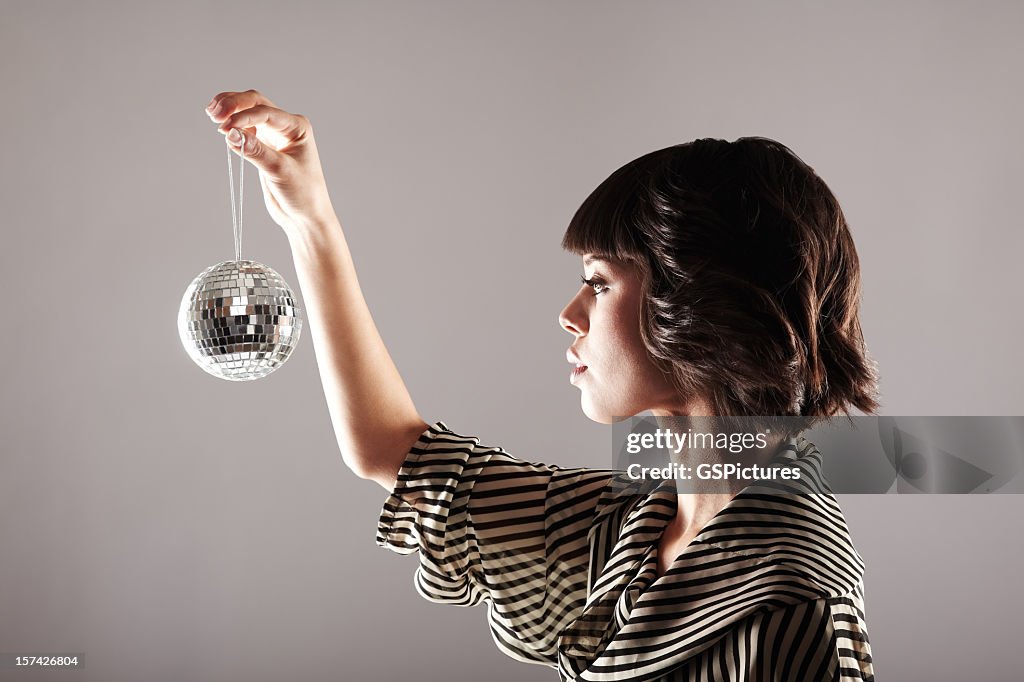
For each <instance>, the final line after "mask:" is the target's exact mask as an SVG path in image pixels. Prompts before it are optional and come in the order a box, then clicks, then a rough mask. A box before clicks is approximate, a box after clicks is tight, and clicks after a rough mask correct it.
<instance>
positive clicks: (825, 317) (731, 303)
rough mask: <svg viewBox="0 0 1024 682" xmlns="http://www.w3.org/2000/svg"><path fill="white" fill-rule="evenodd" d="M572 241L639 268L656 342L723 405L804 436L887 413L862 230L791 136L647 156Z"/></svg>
mask: <svg viewBox="0 0 1024 682" xmlns="http://www.w3.org/2000/svg"><path fill="white" fill-rule="evenodd" d="M562 247H563V248H564V249H566V250H568V251H570V252H572V253H576V254H579V255H582V254H587V253H591V254H595V255H600V256H603V257H605V258H608V259H610V260H612V261H615V262H620V263H626V264H632V265H634V266H636V267H637V268H638V270H639V273H640V275H641V279H642V282H643V287H644V291H645V294H644V296H643V304H642V310H641V313H640V319H641V335H642V338H643V342H644V345H645V346H646V348H647V350H648V352H649V353H650V355H651V357H652V359H653V360H654V362H655V364H656V365H657V366H659V367H660V368H661V370H662V371H663V372H665V373H666V374H667V375H670V377H671V380H672V383H673V385H674V386H675V387H676V388H677V389H678V391H679V393H680V395H684V396H686V395H688V396H703V397H705V398H707V399H708V400H709V402H710V405H711V407H712V409H713V411H714V414H717V415H733V416H740V417H762V418H764V419H756V420H753V421H754V422H755V423H756V424H758V425H759V426H768V427H771V426H776V427H778V430H779V431H782V432H784V433H786V434H787V435H793V434H794V433H797V432H799V431H801V430H803V429H805V428H808V427H810V426H811V425H813V424H814V423H816V422H818V421H820V420H822V419H824V418H827V417H831V416H833V415H836V414H838V413H840V412H845V413H846V414H847V415H849V414H850V409H851V408H857V409H860V410H861V411H863V412H865V413H873V412H875V411H876V410H877V408H878V406H879V403H878V372H877V368H876V366H875V364H874V362H873V361H872V360H871V359H870V358H869V356H868V352H867V348H866V347H865V344H864V338H863V335H862V332H861V326H860V321H859V319H858V308H859V299H860V264H859V261H858V258H857V251H856V249H855V248H854V245H853V238H852V237H851V236H850V231H849V228H848V227H847V224H846V219H845V218H844V216H843V212H842V210H840V208H839V203H838V201H836V198H835V196H834V195H833V194H832V192H831V191H830V190H829V188H828V186H826V185H825V183H824V181H822V179H821V178H819V177H818V175H817V174H816V173H815V172H814V170H813V169H812V168H810V167H809V166H808V165H807V164H806V163H804V162H803V161H802V160H801V159H800V158H799V157H798V156H797V155H796V154H794V153H793V151H792V150H790V149H789V148H788V147H786V146H785V145H783V144H780V143H779V142H776V141H774V140H770V139H767V138H763V137H743V138H740V139H738V140H736V141H735V142H727V141H725V140H717V139H700V140H695V141H693V142H688V143H686V144H680V145H675V146H672V147H668V148H666V149H661V150H659V151H655V152H651V153H649V154H645V155H644V156H641V157H640V158H638V159H635V160H633V161H630V162H629V163H627V164H626V165H625V166H623V167H622V168H619V169H618V170H617V171H615V172H614V173H612V174H611V176H609V177H608V179H606V180H605V181H604V182H602V183H601V184H600V185H599V186H598V187H597V189H595V190H594V191H593V192H592V193H591V194H590V196H589V197H587V199H586V200H585V201H584V202H583V205H582V206H580V208H579V210H577V211H576V214H575V215H574V216H573V218H572V220H571V221H570V223H569V227H568V229H567V230H566V233H565V236H564V237H563V239H562ZM624 416H631V415H624ZM772 417H787V418H789V419H784V420H773V419H772ZM793 417H806V419H792V418H793ZM777 432H778V431H777Z"/></svg>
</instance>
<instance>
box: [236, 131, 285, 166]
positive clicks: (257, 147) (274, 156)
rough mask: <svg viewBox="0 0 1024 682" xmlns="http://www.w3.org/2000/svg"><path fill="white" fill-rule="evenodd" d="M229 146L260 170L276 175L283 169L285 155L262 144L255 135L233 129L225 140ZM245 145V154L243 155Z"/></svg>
mask: <svg viewBox="0 0 1024 682" xmlns="http://www.w3.org/2000/svg"><path fill="white" fill-rule="evenodd" d="M224 139H225V140H227V143H228V146H229V147H231V149H232V151H234V152H235V153H236V154H238V155H239V156H243V155H244V157H245V158H246V159H248V160H249V161H252V163H253V165H254V166H256V167H257V168H259V169H260V170H263V171H267V172H268V173H270V174H271V175H276V174H277V170H278V169H279V168H280V167H281V162H282V160H283V158H284V155H283V154H281V152H279V151H277V150H276V149H271V148H269V147H268V146H267V145H265V144H263V143H262V142H260V140H259V138H257V137H256V135H255V134H253V133H250V132H246V131H244V130H242V129H240V128H232V129H231V131H230V132H229V133H228V134H227V135H226V136H225V138H224ZM243 144H244V146H245V147H244V154H243Z"/></svg>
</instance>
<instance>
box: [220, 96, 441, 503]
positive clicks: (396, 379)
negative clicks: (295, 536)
mask: <svg viewBox="0 0 1024 682" xmlns="http://www.w3.org/2000/svg"><path fill="white" fill-rule="evenodd" d="M207 113H208V114H209V116H210V118H211V119H213V121H214V122H216V123H218V124H219V126H218V130H219V131H220V132H222V133H224V134H227V135H228V144H229V145H230V146H231V149H232V150H233V151H234V152H235V153H236V154H241V152H240V146H239V144H238V140H233V139H232V137H233V136H232V135H231V134H229V132H230V131H232V130H241V131H242V137H244V142H245V158H246V159H247V160H248V161H250V162H251V163H252V164H253V165H254V166H256V167H257V168H258V169H259V176H260V184H261V185H262V187H263V199H264V202H265V203H266V206H267V210H268V211H269V212H270V215H271V217H272V218H273V220H274V222H276V223H277V224H278V225H280V226H281V228H282V229H283V230H284V232H285V234H286V235H287V236H288V242H289V244H290V246H291V250H292V257H293V259H294V261H295V270H296V273H297V275H298V279H299V287H300V289H301V290H302V299H303V304H304V306H305V311H306V317H307V321H308V327H309V329H310V333H311V335H312V337H313V348H314V350H315V352H316V358H317V366H318V368H319V370H320V380H321V382H322V384H323V388H324V396H325V397H326V399H327V407H328V410H329V411H330V414H331V421H332V423H333V425H334V433H335V436H336V438H337V441H338V447H339V448H340V449H341V455H342V458H343V459H344V461H345V464H347V465H348V467H349V468H350V469H352V471H353V472H355V473H356V475H358V476H360V477H361V478H366V479H370V480H374V481H376V482H377V483H379V484H380V485H381V486H383V487H384V488H385V489H386V490H388V491H390V490H391V489H392V488H393V487H394V484H395V480H396V478H397V476H398V470H399V468H400V467H401V465H402V462H403V461H404V459H405V455H406V454H407V453H408V452H409V449H410V448H411V447H412V445H413V444H414V443H415V442H416V439H417V438H418V437H419V436H420V434H422V433H423V431H424V430H426V428H427V423H426V422H424V421H423V419H422V418H421V417H420V415H419V413H418V412H417V410H416V407H415V405H413V402H412V398H411V397H410V396H409V391H408V390H407V389H406V387H405V383H404V382H403V381H402V377H401V376H400V375H399V373H398V369H397V368H396V367H395V364H394V362H393V361H392V360H391V356H390V355H389V354H388V351H387V348H385V346H384V342H383V340H382V339H381V337H380V333H379V332H378V331H377V326H376V325H375V324H374V322H373V318H372V317H371V315H370V311H369V309H368V308H367V306H366V301H365V299H364V298H363V294H362V291H361V290H360V288H359V281H358V279H357V278H356V271H355V266H354V264H353V262H352V256H351V254H350V252H349V249H348V244H347V242H346V241H345V235H344V233H343V231H342V228H341V223H340V222H339V220H338V217H337V215H335V213H334V209H333V207H332V205H331V200H330V196H329V195H328V192H327V184H326V182H325V181H324V175H323V170H322V168H321V166H320V157H319V155H318V154H317V150H316V143H315V142H314V140H313V128H312V126H311V125H310V122H309V119H307V118H306V117H305V116H302V115H300V114H290V113H287V112H285V111H282V110H281V109H279V108H278V107H277V106H276V105H274V104H273V103H272V102H271V101H270V100H269V99H267V98H266V97H265V96H263V95H262V94H260V93H259V92H257V91H255V90H247V91H246V92H222V93H220V94H218V95H216V96H215V97H214V98H213V99H212V100H211V101H210V104H209V106H208V107H207Z"/></svg>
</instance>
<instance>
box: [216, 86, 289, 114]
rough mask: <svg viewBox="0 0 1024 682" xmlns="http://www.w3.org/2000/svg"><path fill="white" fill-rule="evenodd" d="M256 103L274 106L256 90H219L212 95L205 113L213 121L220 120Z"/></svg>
mask: <svg viewBox="0 0 1024 682" xmlns="http://www.w3.org/2000/svg"><path fill="white" fill-rule="evenodd" d="M257 104H265V105H268V106H276V105H275V104H274V103H273V102H271V101H270V100H269V99H268V98H267V97H266V96H265V95H264V94H263V93H261V92H259V91H258V90H246V91H245V92H220V93H217V94H216V95H214V96H213V99H211V100H210V103H209V104H208V105H207V106H206V113H208V114H209V115H210V118H212V119H213V120H214V121H222V120H224V119H225V118H227V117H228V116H230V115H231V114H233V113H235V112H236V111H241V110H242V109H248V108H249V107H252V106H256V105H257Z"/></svg>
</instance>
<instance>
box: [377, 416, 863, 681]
mask: <svg viewBox="0 0 1024 682" xmlns="http://www.w3.org/2000/svg"><path fill="white" fill-rule="evenodd" d="M782 459H785V460H787V461H786V462H785V463H786V465H787V466H798V467H800V468H801V473H802V476H801V479H800V483H799V484H795V483H794V482H792V481H787V485H803V486H808V487H807V488H806V489H804V490H801V491H800V493H801V494H794V493H793V492H787V491H783V490H782V489H781V488H779V487H774V488H773V487H765V484H764V483H761V484H755V485H750V486H747V487H746V488H744V489H743V490H742V491H741V492H740V493H739V494H737V495H736V497H734V498H733V499H732V500H731V501H730V502H729V503H728V504H727V505H726V506H725V507H724V508H723V509H722V510H721V511H719V513H718V514H717V515H716V516H715V517H714V518H713V519H712V520H711V521H710V522H709V523H708V524H707V525H706V526H705V527H704V529H703V530H702V531H701V532H700V534H699V535H697V537H696V538H694V540H693V541H692V542H691V543H690V544H689V545H688V546H687V547H686V549H685V550H684V551H683V552H682V554H680V555H679V557H678V558H677V559H676V560H675V561H674V563H672V564H671V566H670V567H669V569H668V571H667V572H666V573H665V574H664V575H662V576H661V577H658V576H657V556H658V555H657V552H658V541H659V539H660V538H661V534H662V531H663V530H664V528H665V526H666V524H667V523H668V522H669V520H670V519H671V518H672V517H673V516H674V514H675V508H676V501H677V491H676V489H675V482H674V481H672V480H668V481H633V480H630V479H628V478H627V477H625V475H624V474H623V472H615V471H605V470H597V469H587V468H563V467H557V466H551V465H547V464H539V463H531V462H526V461H523V460H520V459H516V458H515V457H512V456H511V455H509V454H508V453H507V452H505V451H504V450H503V449H501V448H496V447H486V446H482V445H481V444H480V441H479V439H478V438H476V437H473V436H464V435H460V434H458V433H456V432H454V431H452V430H451V429H449V428H448V427H447V426H446V425H445V424H444V422H440V421H439V422H436V423H435V424H433V425H432V426H430V427H429V428H428V429H427V430H426V431H424V432H423V434H422V435H421V436H420V437H419V439H418V440H417V441H416V443H415V445H414V446H413V448H412V449H411V451H410V452H409V454H408V456H407V457H406V460H405V462H404V463H403V465H402V468H401V470H400V471H399V474H398V481H397V483H396V484H395V489H394V490H393V492H392V493H391V495H390V496H389V497H388V499H387V501H386V502H385V504H384V508H383V510H382V512H381V516H380V521H379V523H378V527H377V544H378V545H380V546H382V547H387V548H389V549H391V550H393V551H395V552H398V553H400V554H411V553H413V552H418V554H419V566H418V567H417V569H416V573H415V585H416V589H417V591H418V592H419V593H420V594H421V595H423V596H424V597H425V598H426V599H429V600H431V601H434V602H440V603H445V604H455V605H459V606H475V605H477V604H480V603H485V604H486V605H487V619H488V624H489V626H490V629H491V633H492V635H493V637H494V641H495V643H496V644H497V645H498V647H499V648H500V649H501V650H502V651H503V652H505V653H506V654H508V655H509V656H512V657H513V658H515V659H518V660H521V661H526V662H530V663H538V664H543V665H548V666H551V667H552V668H555V669H557V671H558V675H559V678H560V679H561V680H594V681H597V680H666V681H668V680H693V681H696V680H701V681H705V680H707V681H711V680H717V681H722V680H751V681H755V680H756V681H757V682H761V681H767V680H779V681H780V682H790V681H801V682H802V681H805V680H809V681H817V680H841V681H849V680H873V679H874V677H873V669H872V663H871V649H870V644H869V642H868V633H867V627H866V624H865V615H864V584H863V572H864V563H863V561H862V559H861V557H860V555H859V554H858V553H857V551H856V549H855V548H854V546H853V544H852V542H851V540H850V534H849V530H848V528H847V525H846V521H845V519H844V518H843V514H842V511H841V510H840V508H839V506H838V505H837V503H836V500H835V498H834V496H833V495H832V494H831V492H830V491H829V489H828V487H827V484H826V482H825V481H824V480H823V479H822V478H821V474H820V466H821V459H820V454H819V453H818V451H817V449H815V447H814V445H813V444H812V443H810V442H809V441H807V440H806V439H805V438H803V437H801V436H796V437H794V438H792V439H790V440H789V441H788V442H787V444H786V446H785V447H784V449H783V450H782V451H781V452H780V453H779V455H777V457H776V461H781V460H782ZM776 485H777V484H776ZM808 490H810V491H814V492H811V493H810V494H807V491H808ZM818 491H820V492H818Z"/></svg>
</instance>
